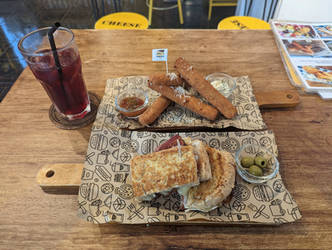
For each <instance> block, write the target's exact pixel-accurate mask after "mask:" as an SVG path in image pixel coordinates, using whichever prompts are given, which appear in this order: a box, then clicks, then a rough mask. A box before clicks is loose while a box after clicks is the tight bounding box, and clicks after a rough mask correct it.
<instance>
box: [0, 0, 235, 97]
mask: <svg viewBox="0 0 332 250" xmlns="http://www.w3.org/2000/svg"><path fill="white" fill-rule="evenodd" d="M145 1H146V0H0V102H1V101H2V100H3V98H4V97H5V96H6V94H7V92H8V91H9V90H10V88H11V86H12V85H13V83H14V82H15V80H16V79H17V77H18V76H19V75H20V73H21V72H22V70H23V69H24V68H25V67H26V63H25V61H24V59H23V58H22V56H21V55H20V53H19V51H18V49H17V43H18V41H19V39H20V38H21V37H23V36H24V35H25V34H27V33H29V32H30V31H32V30H35V29H37V28H39V27H44V26H50V25H51V24H53V23H54V22H60V23H61V24H62V25H63V26H65V27H68V28H71V29H93V27H94V23H95V21H96V20H97V19H98V17H101V16H102V15H103V13H105V14H108V13H113V12H116V11H130V12H137V13H140V14H142V15H144V16H146V17H147V16H148V7H147V5H146V2H145ZM102 2H104V8H102V7H103V6H102ZM174 2H176V1H174V0H154V6H156V7H169V6H171V5H173V4H174ZM208 2H209V1H208V0H183V15H184V24H183V25H181V24H180V23H179V20H178V12H177V9H171V10H167V11H153V20H152V25H151V27H150V28H162V29H168V28H176V29H177V28H179V29H181V28H183V29H216V28H217V24H218V22H219V21H220V20H221V19H223V18H225V17H228V16H232V15H234V13H235V7H214V8H213V11H212V18H211V21H208V17H207V14H208V4H209V3H208ZM94 3H97V7H93V6H95V5H94ZM114 3H115V4H114ZM119 3H120V5H119ZM174 17H176V18H174Z"/></svg>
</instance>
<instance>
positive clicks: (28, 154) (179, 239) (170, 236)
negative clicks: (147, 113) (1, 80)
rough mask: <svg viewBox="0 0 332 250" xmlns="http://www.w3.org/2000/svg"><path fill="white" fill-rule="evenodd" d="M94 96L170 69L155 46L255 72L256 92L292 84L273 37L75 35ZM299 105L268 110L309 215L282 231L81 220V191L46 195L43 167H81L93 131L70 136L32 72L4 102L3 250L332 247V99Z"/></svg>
mask: <svg viewBox="0 0 332 250" xmlns="http://www.w3.org/2000/svg"><path fill="white" fill-rule="evenodd" d="M75 35H76V41H77V44H78V47H79V49H80V53H81V57H82V60H83V72H84V77H85V80H86V84H87V86H88V88H89V90H91V91H93V92H95V93H97V94H99V95H100V96H102V95H103V91H104V86H105V82H106V79H108V78H111V77H119V76H124V75H147V74H150V73H152V72H157V71H161V70H164V67H165V66H164V63H162V62H160V63H158V62H151V49H153V48H168V49H169V65H170V66H171V65H173V63H174V61H175V59H176V58H177V57H179V56H184V57H185V58H186V59H188V61H190V62H192V63H193V64H194V65H195V66H196V67H197V68H199V69H200V70H201V71H202V72H204V73H206V74H207V73H212V72H226V73H228V74H230V75H232V76H241V75H249V77H250V79H251V83H252V85H253V87H254V90H255V91H258V90H259V91H268V90H283V89H289V88H292V87H291V85H290V83H289V80H288V78H287V75H286V73H285V70H284V68H283V65H282V62H281V59H280V56H279V53H278V51H277V47H276V45H275V42H274V38H273V35H272V32H271V31H254V30H248V31H216V30H145V31H116V30H114V31H103V30H75ZM301 100H302V103H301V104H300V105H298V106H297V107H296V108H292V109H286V110H285V109H279V110H275V109H274V110H270V111H264V112H263V117H264V120H265V122H266V124H267V125H268V127H269V128H270V129H272V130H273V131H274V133H275V135H276V139H277V144H278V147H279V152H280V155H279V160H280V163H281V169H280V172H281V175H282V176H283V180H284V182H285V185H286V187H287V188H288V190H289V191H290V192H291V193H292V195H293V197H294V198H295V200H296V201H297V203H298V205H299V208H300V210H301V213H302V215H303V218H302V219H301V220H300V221H298V222H296V223H294V224H287V225H282V226H280V227H276V226H217V227H216V226H150V227H146V226H142V225H135V226H130V225H105V226H97V225H93V224H89V223H87V222H85V221H82V220H80V219H79V218H78V217H77V216H76V214H77V210H78V205H77V196H76V195H55V194H47V193H44V192H43V191H42V190H41V189H40V188H39V186H38V185H37V183H36V180H35V176H36V174H37V172H38V170H39V169H40V168H41V167H42V166H43V165H45V164H49V163H81V162H83V161H84V159H85V153H86V149H87V145H88V140H89V135H90V129H91V126H89V127H86V128H83V129H80V130H75V131H65V130H61V129H57V128H56V127H55V126H54V125H53V124H52V123H51V122H50V120H49V118H48V108H49V106H50V101H49V99H48V97H47V95H46V93H45V92H44V90H43V89H42V87H41V85H40V84H39V83H38V82H37V81H36V80H35V78H34V77H33V75H32V73H31V72H30V71H29V69H26V70H25V71H24V72H23V73H22V74H21V76H20V77H19V79H18V80H17V81H16V83H15V85H14V86H13V88H12V90H11V91H10V93H9V94H8V96H7V97H6V98H5V100H4V101H3V102H2V103H1V104H0V138H1V143H0V159H1V164H0V176H1V182H0V211H1V213H0V248H1V249H18V248H23V247H24V248H29V249H47V248H51V249H54V248H59V249H72V248H77V249H82V248H89V247H90V248H97V247H98V248H107V249H111V248H134V247H140V248H141V249H145V248H147V247H148V246H150V247H152V246H153V247H154V248H176V249H178V248H265V249H271V248H308V249H313V248H320V249H327V248H331V246H332V237H331V235H332V209H331V207H332V115H331V113H330V112H331V111H332V103H331V101H323V100H321V99H320V98H319V97H318V96H316V95H303V96H301Z"/></svg>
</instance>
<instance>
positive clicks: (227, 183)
mask: <svg viewBox="0 0 332 250" xmlns="http://www.w3.org/2000/svg"><path fill="white" fill-rule="evenodd" d="M206 151H207V153H208V155H209V159H210V165H211V171H212V178H211V179H210V180H208V181H206V182H202V183H201V184H200V185H198V186H196V187H192V188H191V189H189V191H188V195H187V197H186V199H185V201H184V203H185V204H184V205H185V208H186V209H187V210H200V211H203V212H208V211H211V210H212V209H214V208H216V207H218V206H219V205H221V203H222V201H223V200H224V199H226V198H227V196H228V195H229V194H230V193H231V192H232V189H233V187H234V184H235V161H234V159H233V157H232V155H231V154H230V153H228V152H225V151H219V150H216V149H214V148H210V147H206Z"/></svg>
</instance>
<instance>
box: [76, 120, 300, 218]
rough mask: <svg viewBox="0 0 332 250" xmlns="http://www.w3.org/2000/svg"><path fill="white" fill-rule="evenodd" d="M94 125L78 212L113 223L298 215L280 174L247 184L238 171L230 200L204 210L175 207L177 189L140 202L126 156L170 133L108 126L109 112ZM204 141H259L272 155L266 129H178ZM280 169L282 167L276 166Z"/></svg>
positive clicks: (226, 146)
mask: <svg viewBox="0 0 332 250" xmlns="http://www.w3.org/2000/svg"><path fill="white" fill-rule="evenodd" d="M99 119H100V120H102V122H100V123H98V126H94V127H93V130H92V133H91V137H90V142H89V147H88V151H87V156H86V162H85V168H84V170H83V173H82V183H81V186H80V190H79V196H78V203H79V215H80V216H81V217H82V218H84V219H85V220H87V221H90V222H94V223H107V222H118V223H124V224H145V223H155V222H167V223H176V222H195V223H197V220H199V221H210V222H218V223H227V224H232V223H236V224H238V223H258V224H281V223H289V222H293V221H295V220H298V219H300V218H301V214H300V211H299V208H298V206H297V204H296V202H295V201H294V199H293V198H292V196H291V194H290V193H289V192H288V191H287V190H286V187H285V186H284V184H283V182H282V179H281V176H280V175H279V174H278V175H277V176H276V177H275V178H273V179H272V180H270V181H268V182H267V183H265V184H249V183H246V182H245V181H243V180H242V179H241V178H240V177H239V176H237V180H236V187H235V188H234V189H233V192H232V199H231V201H230V202H229V203H226V204H223V206H222V207H219V208H217V209H215V210H213V211H211V212H209V213H202V212H198V211H191V212H179V211H178V210H179V207H180V200H179V199H180V197H179V196H178V195H177V193H173V194H172V195H170V196H162V195H161V196H160V197H159V198H158V199H156V200H154V201H152V202H149V203H146V204H142V203H137V202H136V201H135V200H134V199H133V190H132V187H131V185H130V183H131V178H130V160H131V159H132V157H133V155H134V154H147V153H150V152H152V151H153V150H154V149H155V148H156V147H157V146H159V145H160V144H161V143H163V142H164V141H166V140H167V139H169V138H170V137H171V136H173V135H174V134H175V133H155V132H137V131H126V130H113V129H111V128H109V127H108V126H105V124H106V120H107V119H108V117H106V116H105V115H99ZM179 134H180V135H181V136H189V137H192V138H195V139H200V140H202V141H204V142H206V144H207V145H209V146H210V147H213V148H216V149H221V150H226V151H228V152H230V153H232V154H233V155H234V154H235V152H236V151H237V150H238V149H239V148H240V147H241V146H242V145H243V144H248V143H250V144H259V145H262V146H265V147H267V148H269V149H270V151H271V152H274V153H275V155H277V146H276V142H275V137H274V135H273V133H272V132H271V131H260V132H232V133H227V132H222V133H221V132H218V133H217V132H213V133H212V132H211V133H209V132H192V133H179ZM280 168H282V166H280Z"/></svg>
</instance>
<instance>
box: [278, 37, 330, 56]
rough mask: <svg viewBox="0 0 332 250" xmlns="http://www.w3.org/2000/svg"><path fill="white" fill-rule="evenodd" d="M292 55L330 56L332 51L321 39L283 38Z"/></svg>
mask: <svg viewBox="0 0 332 250" xmlns="http://www.w3.org/2000/svg"><path fill="white" fill-rule="evenodd" d="M282 42H283V43H284V45H285V46H286V48H287V51H288V53H289V54H290V55H291V56H329V55H332V53H331V51H330V50H329V49H328V48H327V47H326V46H325V44H324V43H323V42H322V41H321V40H282Z"/></svg>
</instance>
